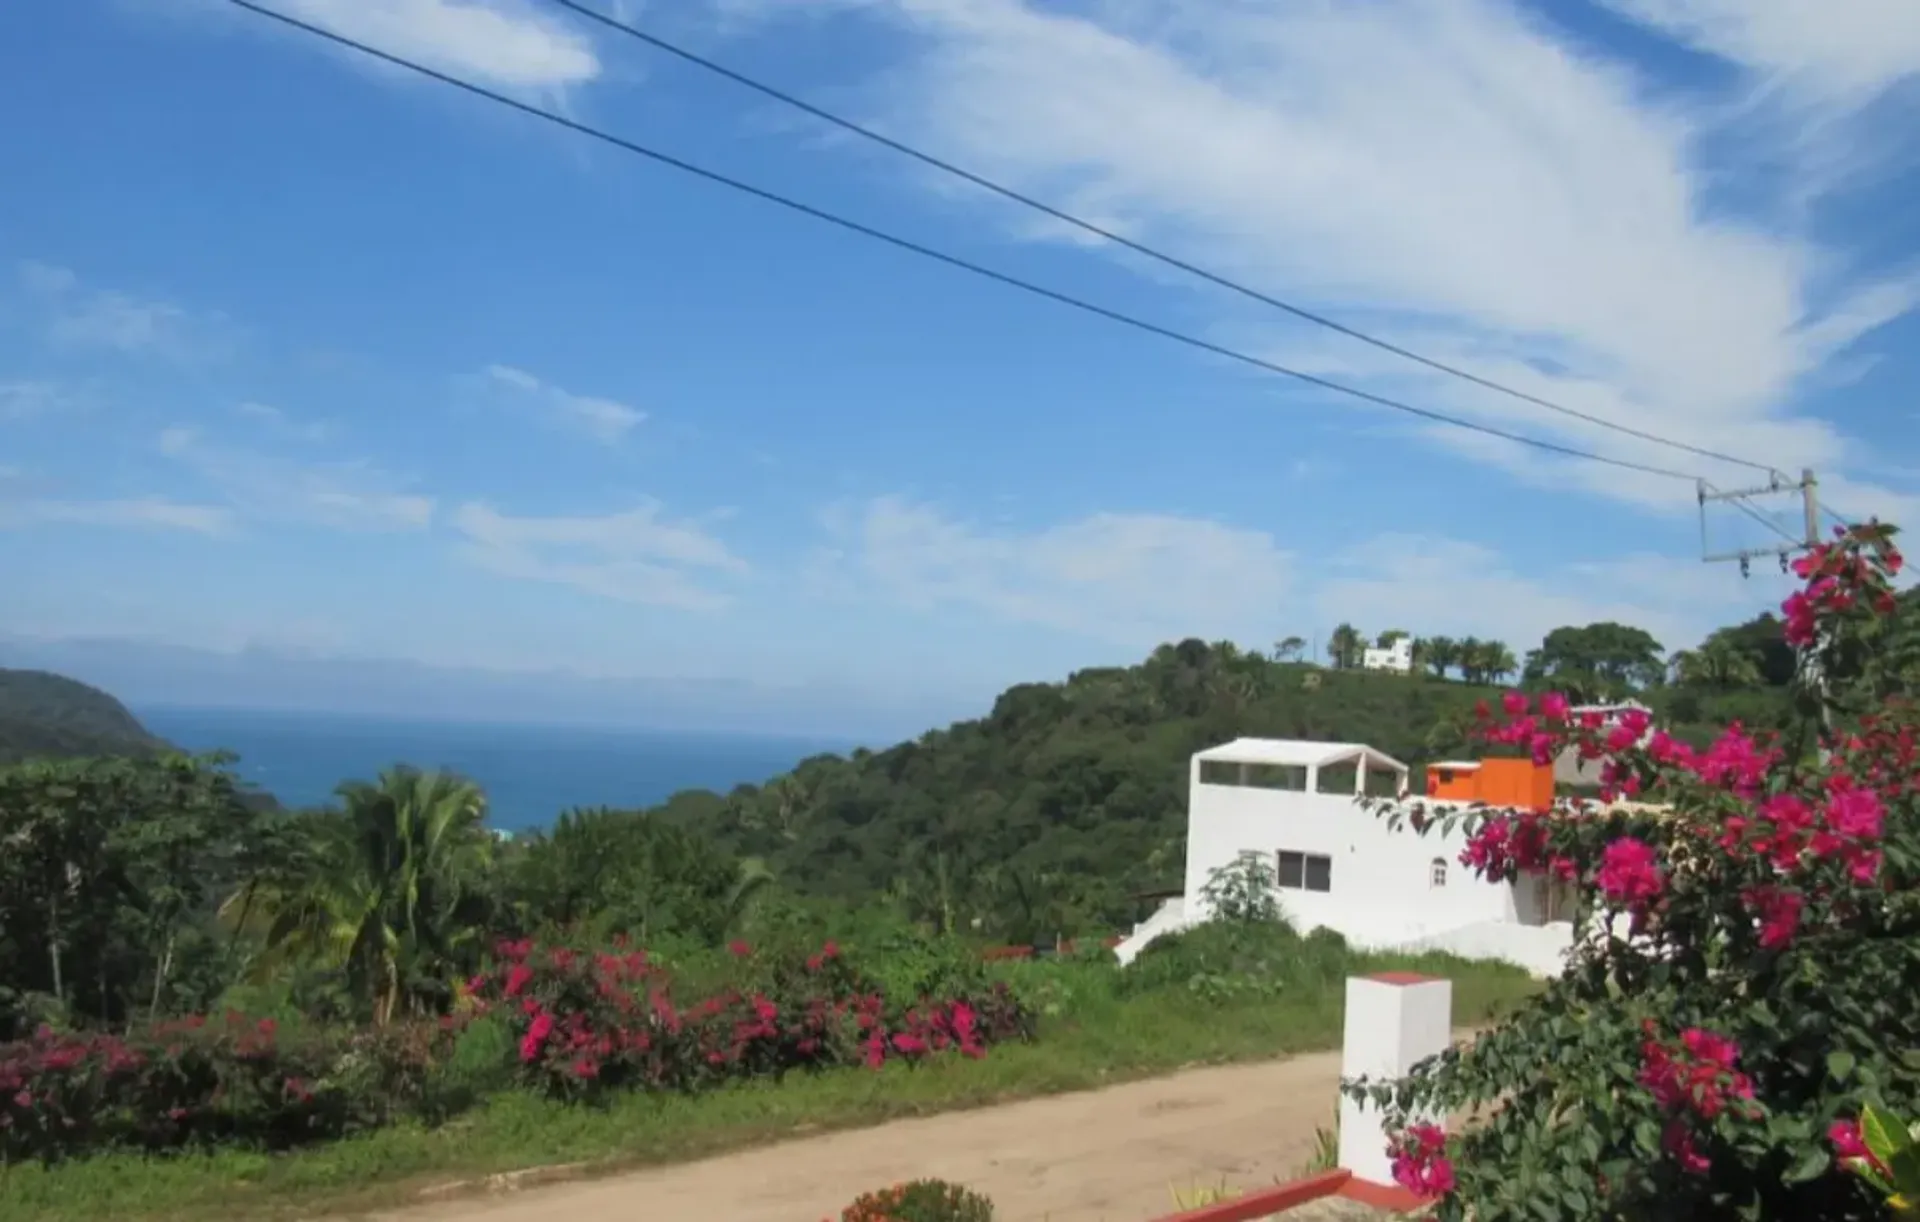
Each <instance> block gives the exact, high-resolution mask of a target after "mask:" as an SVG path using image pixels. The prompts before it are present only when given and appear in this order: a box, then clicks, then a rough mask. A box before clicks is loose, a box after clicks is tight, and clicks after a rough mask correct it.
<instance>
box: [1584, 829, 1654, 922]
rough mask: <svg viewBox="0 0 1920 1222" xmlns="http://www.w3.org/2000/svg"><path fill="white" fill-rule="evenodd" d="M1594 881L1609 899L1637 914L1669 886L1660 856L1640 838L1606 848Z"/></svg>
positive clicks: (1622, 838)
mask: <svg viewBox="0 0 1920 1222" xmlns="http://www.w3.org/2000/svg"><path fill="white" fill-rule="evenodd" d="M1594 881H1595V882H1596V883H1598V884H1599V887H1600V890H1601V892H1602V893H1604V894H1605V895H1606V897H1607V898H1608V899H1610V900H1612V901H1613V902H1614V903H1616V904H1619V905H1621V906H1623V907H1625V908H1628V909H1631V910H1636V911H1637V910H1640V909H1643V908H1645V907H1646V906H1647V905H1648V904H1651V903H1652V902H1653V901H1654V900H1656V899H1658V898H1659V897H1660V892H1661V891H1662V890H1663V889H1664V888H1665V886H1666V880H1665V877H1664V876H1663V875H1662V874H1661V872H1660V866H1659V855H1658V854H1657V853H1656V852H1655V851H1654V848H1653V846H1652V845H1650V844H1648V843H1647V842H1646V841H1644V840H1642V839H1640V838H1639V837H1637V836H1622V837H1620V838H1619V839H1618V840H1615V841H1613V842H1612V843H1610V844H1608V845H1607V847H1606V849H1605V850H1604V851H1603V852H1602V853H1601V854H1600V869H1599V871H1598V873H1597V874H1595V876H1594Z"/></svg>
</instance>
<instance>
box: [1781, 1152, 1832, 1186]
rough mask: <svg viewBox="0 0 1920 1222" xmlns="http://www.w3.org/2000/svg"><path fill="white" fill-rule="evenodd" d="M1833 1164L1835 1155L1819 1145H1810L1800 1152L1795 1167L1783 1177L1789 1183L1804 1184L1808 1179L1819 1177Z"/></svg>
mask: <svg viewBox="0 0 1920 1222" xmlns="http://www.w3.org/2000/svg"><path fill="white" fill-rule="evenodd" d="M1832 1165H1833V1157H1832V1156H1831V1155H1829V1154H1828V1153H1827V1152H1826V1151H1825V1150H1824V1149H1822V1148H1821V1147H1819V1146H1808V1147H1807V1148H1806V1149H1804V1150H1802V1151H1801V1152H1800V1157H1799V1159H1798V1160H1797V1161H1795V1163H1794V1164H1793V1167H1792V1168H1791V1169H1790V1170H1788V1172H1787V1173H1786V1175H1784V1176H1782V1177H1781V1179H1782V1180H1783V1181H1784V1182H1786V1183H1789V1184H1804V1183H1806V1182H1807V1181H1808V1180H1815V1179H1819V1178H1820V1176H1821V1175H1822V1174H1823V1173H1824V1172H1825V1171H1826V1169H1827V1168H1828V1167H1830V1166H1832Z"/></svg>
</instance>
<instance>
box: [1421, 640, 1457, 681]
mask: <svg viewBox="0 0 1920 1222" xmlns="http://www.w3.org/2000/svg"><path fill="white" fill-rule="evenodd" d="M1414 652H1415V653H1416V654H1418V655H1419V657H1420V660H1421V662H1423V663H1424V664H1425V665H1426V666H1427V668H1428V669H1429V670H1431V671H1433V677H1434V678H1436V679H1444V678H1446V677H1447V672H1448V671H1450V670H1452V669H1453V668H1454V667H1455V666H1458V665H1459V664H1460V646H1459V644H1458V643H1457V642H1456V641H1455V640H1454V639H1453V638H1452V637H1448V636H1433V637H1427V638H1426V639H1425V640H1423V641H1421V642H1420V643H1419V644H1417V645H1415V646H1414Z"/></svg>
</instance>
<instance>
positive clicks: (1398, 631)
mask: <svg viewBox="0 0 1920 1222" xmlns="http://www.w3.org/2000/svg"><path fill="white" fill-rule="evenodd" d="M1411 635H1413V634H1412V633H1410V632H1408V631H1407V630H1406V629H1404V628H1389V629H1387V630H1386V631H1385V632H1383V633H1381V634H1380V635H1379V637H1378V638H1377V639H1376V640H1375V641H1374V643H1373V646H1374V648H1375V649H1392V648H1393V643H1394V642H1395V641H1400V640H1405V639H1406V638H1407V637H1409V636H1411Z"/></svg>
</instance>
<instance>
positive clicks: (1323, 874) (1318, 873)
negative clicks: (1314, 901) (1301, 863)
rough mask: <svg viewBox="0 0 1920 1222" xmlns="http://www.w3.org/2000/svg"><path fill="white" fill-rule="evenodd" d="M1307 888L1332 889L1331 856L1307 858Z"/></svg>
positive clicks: (1312, 889)
mask: <svg viewBox="0 0 1920 1222" xmlns="http://www.w3.org/2000/svg"><path fill="white" fill-rule="evenodd" d="M1307 890H1309V891H1331V890H1333V858H1331V857H1313V856H1309V857H1308V858H1307Z"/></svg>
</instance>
